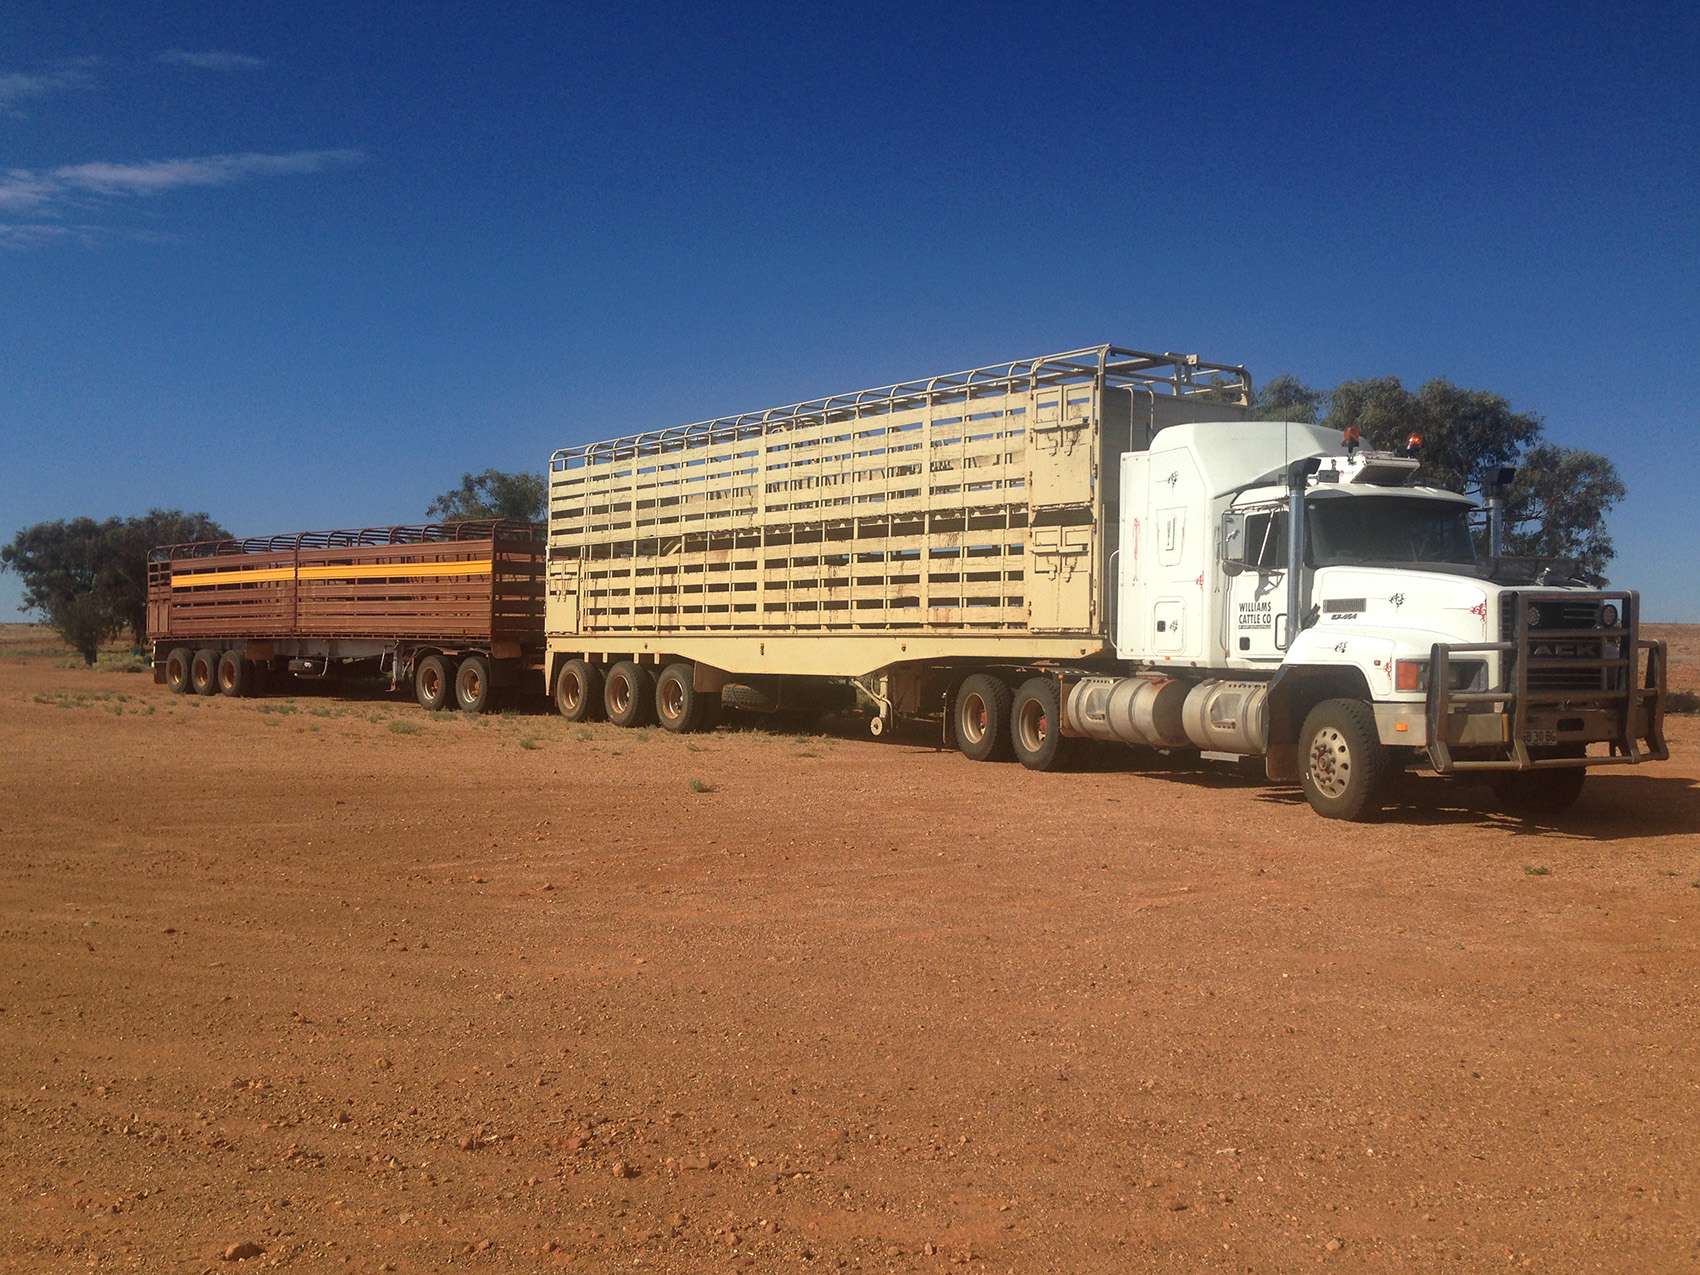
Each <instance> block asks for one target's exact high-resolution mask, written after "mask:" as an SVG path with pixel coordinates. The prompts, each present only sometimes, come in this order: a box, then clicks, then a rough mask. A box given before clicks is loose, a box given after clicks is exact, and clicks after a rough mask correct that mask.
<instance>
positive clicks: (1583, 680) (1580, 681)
mask: <svg viewBox="0 0 1700 1275" xmlns="http://www.w3.org/2000/svg"><path fill="white" fill-rule="evenodd" d="M1606 601H1607V599H1605V598H1602V597H1579V598H1541V599H1538V600H1536V601H1533V602H1531V603H1530V606H1529V610H1530V620H1531V623H1530V625H1529V633H1528V639H1527V642H1528V645H1527V646H1526V648H1525V649H1524V650H1522V651H1520V652H1517V653H1516V654H1514V655H1513V656H1512V659H1513V661H1515V660H1517V659H1525V660H1527V662H1528V687H1529V689H1530V690H1531V691H1538V692H1554V691H1559V692H1562V691H1599V690H1610V689H1613V688H1615V687H1616V686H1617V685H1618V684H1619V683H1620V681H1621V678H1620V677H1619V675H1618V670H1616V669H1608V668H1563V667H1553V666H1554V665H1564V664H1568V663H1572V662H1574V661H1577V660H1598V659H1601V658H1612V659H1615V658H1617V656H1618V652H1619V644H1618V643H1617V642H1615V641H1609V640H1608V639H1606V638H1604V637H1598V638H1595V637H1576V636H1566V637H1552V638H1547V637H1545V636H1544V635H1545V634H1547V633H1558V632H1564V633H1574V632H1575V631H1576V630H1578V629H1581V630H1587V629H1598V628H1600V627H1601V621H1600V610H1601V608H1602V607H1603V606H1604V605H1605V603H1606ZM1537 620H1538V622H1536V621H1537ZM1499 635H1500V641H1502V642H1514V641H1516V638H1517V595H1516V594H1514V593H1507V594H1505V595H1503V597H1502V598H1501V600H1500V613H1499Z"/></svg>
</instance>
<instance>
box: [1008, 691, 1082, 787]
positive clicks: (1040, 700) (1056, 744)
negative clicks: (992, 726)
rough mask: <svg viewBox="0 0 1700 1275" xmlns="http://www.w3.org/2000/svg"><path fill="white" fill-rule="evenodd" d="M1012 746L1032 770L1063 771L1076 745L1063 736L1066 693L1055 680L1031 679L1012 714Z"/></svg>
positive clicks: (1018, 694)
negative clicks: (1063, 698)
mask: <svg viewBox="0 0 1700 1275" xmlns="http://www.w3.org/2000/svg"><path fill="white" fill-rule="evenodd" d="M1009 737H1010V738H1009V742H1010V744H1011V745H1012V746H1013V747H1014V749H1015V756H1016V759H1017V760H1018V761H1020V763H1021V764H1022V765H1023V766H1025V767H1027V769H1028V770H1062V769H1064V768H1066V767H1067V765H1068V763H1069V758H1070V755H1071V754H1072V753H1073V751H1074V750H1073V747H1072V743H1073V741H1071V740H1068V739H1065V738H1064V737H1063V733H1062V691H1061V689H1060V688H1059V687H1058V686H1057V682H1056V679H1055V678H1052V677H1030V678H1028V679H1027V680H1026V681H1025V682H1023V683H1022V684H1021V687H1020V689H1019V690H1017V691H1016V692H1015V698H1014V701H1013V702H1012V704H1011V707H1010V710H1009Z"/></svg>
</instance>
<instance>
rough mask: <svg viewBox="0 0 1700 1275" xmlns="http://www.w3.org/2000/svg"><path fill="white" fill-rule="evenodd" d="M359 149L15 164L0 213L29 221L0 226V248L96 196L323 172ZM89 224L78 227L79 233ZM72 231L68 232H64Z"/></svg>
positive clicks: (1, 177) (2, 176)
mask: <svg viewBox="0 0 1700 1275" xmlns="http://www.w3.org/2000/svg"><path fill="white" fill-rule="evenodd" d="M365 158H366V156H365V154H364V153H363V152H361V151H359V150H353V149H343V150H323V151H294V152H291V153H290V154H287V155H258V154H246V155H202V156H198V157H194V158H189V159H155V160H145V161H143V162H141V163H134V164H121V163H104V162H102V163H92V164H70V165H66V166H65V167H63V168H54V169H50V170H47V171H32V170H30V169H27V168H14V169H11V170H9V171H7V172H3V173H0V212H7V213H11V214H13V215H18V214H24V215H27V216H29V217H31V218H32V219H33V222H32V224H11V225H4V224H0V248H19V247H33V246H35V245H37V244H40V243H43V242H47V241H49V240H51V239H55V238H63V237H65V234H61V233H59V232H58V231H56V230H55V227H56V226H58V225H59V222H58V220H56V219H59V218H62V216H63V215H64V213H65V212H66V211H68V210H70V209H72V208H76V207H79V206H82V205H86V204H88V203H89V202H90V201H91V200H94V199H108V200H112V199H120V198H123V197H126V196H129V197H135V196H145V195H160V194H164V193H165V192H167V191H172V190H178V189H181V188H182V187H185V186H228V185H230V184H231V183H233V182H239V181H245V180H247V179H249V178H253V177H282V176H293V175H300V174H311V173H322V172H325V171H327V170H329V169H333V168H340V167H345V166H347V165H350V164H358V163H360V162H362V161H363V160H364V159H365ZM89 229H90V228H88V227H79V228H77V231H78V233H77V237H80V238H83V237H86V236H85V235H83V234H82V233H81V232H83V231H87V230H89ZM66 233H70V231H68V230H67V231H66Z"/></svg>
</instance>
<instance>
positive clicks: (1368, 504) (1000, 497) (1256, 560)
mask: <svg viewBox="0 0 1700 1275" xmlns="http://www.w3.org/2000/svg"><path fill="white" fill-rule="evenodd" d="M1250 390H1251V381H1250V378H1249V376H1248V375H1247V374H1246V372H1245V370H1244V369H1243V368H1241V367H1238V366H1233V365H1228V364H1213V363H1206V362H1203V361H1201V360H1199V359H1198V358H1197V357H1196V356H1191V355H1174V354H1149V353H1143V352H1140V351H1137V350H1129V349H1123V348H1119V347H1116V346H1109V345H1105V346H1099V347H1095V348H1092V349H1086V350H1076V351H1071V352H1069V353H1065V354H1059V355H1051V356H1047V357H1043V358H1036V359H1027V360H1021V361H1018V362H1014V363H1007V364H1000V365H996V366H992V367H984V368H976V369H973V370H971V371H968V372H961V373H954V374H950V375H946V376H939V377H932V378H927V379H924V380H918V381H909V382H904V383H901V384H898V385H892V386H885V387H881V388H879V389H874V390H865V391H861V392H859V393H853V394H845V395H835V396H832V397H828V398H822V399H815V400H811V401H809V402H806V403H799V404H794V405H791V406H787V407H781V408H775V409H772V410H769V411H764V412H754V413H748V414H745V415H740V416H731V417H723V418H719V419H716V420H710V421H703V422H700V423H697V424H693V425H686V426H681V427H678V428H674V429H664V430H656V431H653V432H649V433H643V434H636V435H630V436H626V437H622V438H615V439H611V440H608V441H606V442H599V443H592V444H588V445H584V446H578V447H569V448H564V449H562V450H560V451H557V452H556V453H555V454H554V456H553V458H552V461H551V467H550V468H551V473H550V507H549V543H548V566H547V598H546V604H545V629H546V633H547V642H548V654H547V669H546V673H547V676H548V678H549V685H550V686H551V687H552V688H553V690H554V694H555V699H556V703H557V706H558V707H559V709H560V711H561V712H562V713H563V714H565V715H566V716H567V717H569V718H572V719H576V720H583V719H587V718H591V717H599V716H603V715H606V716H607V717H608V718H609V719H610V720H612V721H614V722H617V723H619V724H621V725H627V726H635V725H642V724H646V723H647V722H650V721H654V720H659V722H660V723H661V724H662V725H663V726H665V727H666V728H667V729H669V730H675V731H690V730H700V729H705V728H708V727H711V726H712V724H713V722H714V721H715V719H716V717H717V714H718V710H719V708H720V706H721V704H722V703H730V704H736V705H738V706H740V707H744V708H769V709H782V708H785V707H788V706H807V705H809V704H811V703H812V704H822V703H826V702H830V695H829V691H830V688H834V687H837V688H843V687H845V686H846V685H848V684H850V683H852V682H853V683H854V685H855V687H856V688H857V689H858V690H859V692H860V697H861V698H862V699H863V700H865V701H866V702H867V703H868V704H871V705H872V706H873V707H872V710H871V713H870V717H871V721H870V725H871V728H872V730H873V732H874V733H875V734H876V735H878V734H883V733H885V732H886V731H887V730H888V729H889V728H890V727H891V726H892V724H893V723H894V722H895V721H896V720H897V719H900V718H904V719H908V718H921V719H932V720H936V721H938V722H939V723H940V724H941V725H942V727H943V729H944V730H945V732H946V733H947V735H948V736H949V737H950V738H951V739H952V740H953V741H954V742H955V744H956V745H957V747H959V748H960V749H961V751H962V752H963V754H965V755H966V756H968V757H969V758H972V759H974V760H980V761H994V760H1004V759H1009V758H1014V759H1017V760H1019V761H1020V762H1021V763H1022V764H1024V765H1025V766H1027V767H1029V768H1031V769H1035V770H1054V769H1060V768H1062V767H1064V766H1066V764H1067V762H1068V759H1069V757H1070V755H1071V754H1072V753H1073V751H1074V749H1075V748H1076V747H1077V746H1078V743H1079V742H1080V741H1084V740H1097V741H1104V742H1112V743H1121V744H1133V745H1142V746H1145V747H1149V748H1156V749H1163V750H1182V749H1196V750H1198V751H1199V752H1201V753H1202V754H1203V755H1204V756H1205V757H1209V758H1218V759H1226V760H1239V759H1242V758H1261V759H1262V761H1263V766H1264V770H1265V773H1266V774H1267V776H1268V778H1269V779H1270V780H1271V781H1273V782H1277V783H1298V784H1300V785H1302V787H1303V790H1304V793H1305V795H1306V797H1307V798H1308V800H1309V801H1310V804H1311V805H1312V807H1313V808H1314V809H1315V810H1316V811H1317V812H1318V813H1320V814H1323V815H1326V816H1329V817H1333V818H1343V819H1362V818H1366V817H1369V816H1371V815H1372V814H1373V813H1375V812H1376V811H1377V810H1378V809H1379V808H1380V806H1381V803H1382V799H1383V797H1384V795H1385V794H1386V792H1387V781H1388V778H1389V776H1390V775H1391V774H1393V773H1394V772H1396V771H1398V770H1402V769H1406V768H1420V767H1425V766H1426V767H1430V768H1432V769H1433V770H1435V771H1437V772H1439V773H1441V774H1460V773H1466V772H1472V771H1479V772H1483V775H1484V776H1485V778H1486V779H1487V780H1488V782H1489V783H1491V784H1492V785H1493V787H1494V788H1495V790H1496V791H1497V792H1498V793H1499V795H1500V797H1501V798H1502V800H1503V801H1504V802H1505V803H1506V804H1508V805H1510V806H1513V807H1517V808H1522V809H1528V808H1537V809H1541V810H1546V811H1555V810H1559V809H1562V808H1564V807H1565V806H1567V805H1568V804H1570V803H1571V802H1573V801H1574V800H1575V798H1576V796H1577V795H1578V793H1579V792H1580V790H1581V784H1582V779H1583V776H1584V775H1585V773H1586V769H1587V768H1588V767H1590V766H1596V765H1608V764H1632V763H1636V762H1641V761H1646V760H1653V759H1662V758H1664V757H1666V756H1667V755H1668V754H1667V752H1666V749H1665V746H1664V742H1663V737H1662V721H1663V711H1664V685H1665V682H1664V676H1665V674H1664V670H1665V658H1664V650H1663V646H1662V644H1660V643H1656V642H1649V641H1644V640H1642V639H1641V638H1640V635H1639V599H1638V596H1637V595H1636V594H1635V593H1633V592H1628V591H1622V590H1602V589H1594V588H1588V587H1585V586H1582V585H1580V584H1577V583H1576V582H1574V581H1573V580H1572V579H1571V578H1570V573H1569V571H1568V570H1567V569H1566V568H1565V566H1564V564H1559V563H1550V562H1535V561H1529V560H1517V559H1504V558H1492V559H1485V560H1484V559H1478V557H1477V554H1476V552H1475V549H1474V544H1473V538H1472V529H1471V522H1470V520H1471V517H1472V515H1473V514H1474V512H1475V510H1476V504H1475V502H1474V501H1472V500H1470V499H1468V498H1467V497H1464V496H1460V495H1458V494H1456V493H1453V492H1450V491H1445V490H1441V489H1438V488H1434V487H1428V486H1424V485H1422V484H1421V482H1420V475H1419V461H1418V459H1417V458H1415V457H1413V456H1402V455H1401V456H1395V455H1385V454H1379V453H1373V452H1369V451H1366V450H1364V449H1363V448H1361V447H1360V446H1358V445H1357V441H1356V440H1355V439H1352V438H1347V437H1344V436H1342V434H1341V433H1340V432H1338V431H1335V430H1331V429H1327V428H1324V427H1321V426H1316V425H1306V424H1289V423H1283V422H1270V421H1256V420H1250V419H1246V418H1247V416H1248V412H1249V408H1248V404H1249V402H1250Z"/></svg>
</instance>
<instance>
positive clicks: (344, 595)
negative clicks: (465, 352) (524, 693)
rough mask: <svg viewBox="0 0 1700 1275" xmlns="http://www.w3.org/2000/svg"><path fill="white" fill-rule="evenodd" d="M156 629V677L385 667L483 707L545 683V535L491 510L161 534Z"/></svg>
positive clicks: (240, 689) (242, 686) (152, 616)
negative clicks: (356, 524) (214, 533)
mask: <svg viewBox="0 0 1700 1275" xmlns="http://www.w3.org/2000/svg"><path fill="white" fill-rule="evenodd" d="M148 640H149V642H150V644H151V646H152V649H153V671H154V681H155V682H158V683H161V684H164V685H167V686H169V687H170V688H171V689H172V690H174V691H177V692H179V693H182V694H190V693H193V694H199V695H218V694H223V695H255V694H260V693H263V691H264V690H265V688H266V687H267V685H268V684H275V683H278V682H280V681H282V680H284V679H289V678H295V679H305V680H328V679H338V678H352V677H368V678H372V677H387V678H388V679H389V680H390V684H391V687H392V689H393V688H399V687H402V686H411V687H412V689H413V691H414V693H415V695H416V696H417V697H418V700H419V703H420V704H421V705H422V706H423V707H425V708H427V709H433V710H435V709H442V708H450V707H458V708H460V709H462V710H463V711H466V712H484V711H486V710H487V709H489V708H490V706H491V704H492V703H493V700H494V697H495V696H496V695H497V694H498V693H499V692H500V691H501V690H503V688H507V687H513V688H516V689H518V690H526V689H535V690H536V691H537V692H538V693H541V692H542V691H543V689H544V685H545V684H544V681H543V673H542V669H543V655H544V640H543V542H542V536H541V534H540V530H539V529H538V528H534V527H532V526H531V525H530V524H528V523H523V522H508V521H488V520H487V521H481V522H454V523H429V524H423V525H417V526H402V527H362V528H354V529H349V530H343V531H307V532H300V533H296V534H291V535H284V536H258V537H253V538H250V539H246V540H220V541H204V542H198V543H193V544H181V545H162V546H160V547H159V548H157V549H154V550H153V551H152V552H151V553H150V554H149V555H148Z"/></svg>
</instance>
